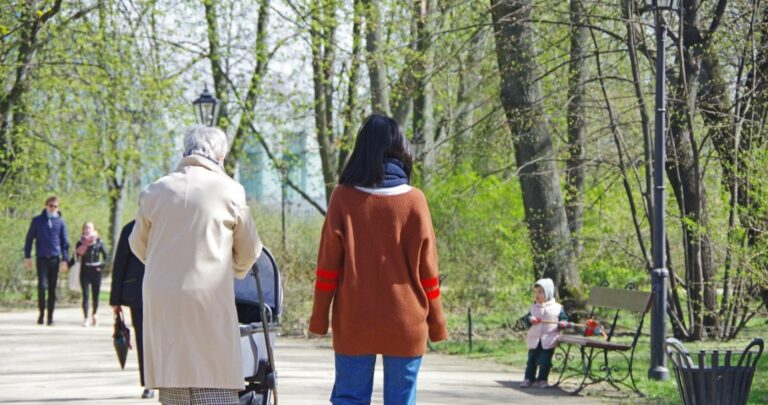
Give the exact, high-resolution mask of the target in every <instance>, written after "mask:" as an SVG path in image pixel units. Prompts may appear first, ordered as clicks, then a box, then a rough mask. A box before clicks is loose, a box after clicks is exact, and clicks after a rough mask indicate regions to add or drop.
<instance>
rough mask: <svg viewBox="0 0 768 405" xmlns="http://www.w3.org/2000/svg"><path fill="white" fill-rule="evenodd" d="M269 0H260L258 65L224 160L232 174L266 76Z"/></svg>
mask: <svg viewBox="0 0 768 405" xmlns="http://www.w3.org/2000/svg"><path fill="white" fill-rule="evenodd" d="M268 12H269V0H260V1H259V18H258V21H257V23H256V44H255V45H254V51H255V55H256V66H255V67H254V69H253V74H252V75H251V82H250V85H249V86H248V92H247V93H246V96H245V100H243V112H242V114H240V122H239V123H238V125H237V130H236V131H235V135H234V137H233V138H232V142H231V146H230V148H229V155H227V159H226V160H225V161H224V170H225V171H226V172H227V174H229V175H230V176H234V175H235V170H236V169H237V164H238V162H239V161H240V159H241V158H242V155H243V147H244V145H245V137H246V134H247V133H249V131H250V126H251V123H252V122H253V118H254V116H253V110H254V108H256V103H257V101H258V98H259V94H260V93H261V82H262V78H263V77H264V70H265V69H266V66H267V62H268V61H267V58H268V55H267V23H268V17H269V14H268Z"/></svg>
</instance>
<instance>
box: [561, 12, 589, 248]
mask: <svg viewBox="0 0 768 405" xmlns="http://www.w3.org/2000/svg"><path fill="white" fill-rule="evenodd" d="M569 7H570V9H569V12H570V18H571V26H570V36H571V47H570V61H569V63H568V113H567V117H566V118H567V120H568V161H567V164H566V175H565V184H566V189H565V214H566V216H567V218H568V229H569V230H570V232H571V241H572V244H573V248H574V251H575V253H576V254H577V255H578V254H579V253H580V252H581V250H582V245H581V243H580V235H579V234H580V232H581V227H582V225H583V221H584V219H583V216H584V195H583V194H584V178H585V176H586V159H585V152H584V141H585V138H586V131H587V123H586V116H585V106H584V104H585V102H586V101H585V97H586V88H585V86H586V81H587V80H586V79H587V66H586V57H587V41H588V39H589V38H588V28H587V24H586V22H587V18H586V11H585V9H584V2H583V1H582V0H571V1H570V3H569Z"/></svg>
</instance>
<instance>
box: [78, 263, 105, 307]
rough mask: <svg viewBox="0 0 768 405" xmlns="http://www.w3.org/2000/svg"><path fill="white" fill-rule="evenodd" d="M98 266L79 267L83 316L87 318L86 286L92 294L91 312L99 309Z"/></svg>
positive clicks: (99, 278)
mask: <svg viewBox="0 0 768 405" xmlns="http://www.w3.org/2000/svg"><path fill="white" fill-rule="evenodd" d="M99 269H100V267H90V266H83V267H81V268H80V289H82V290H83V316H84V317H85V318H88V288H89V287H90V289H91V294H92V295H93V312H91V313H92V314H95V313H96V310H97V309H99V291H100V290H101V272H100V271H99Z"/></svg>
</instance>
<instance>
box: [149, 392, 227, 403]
mask: <svg viewBox="0 0 768 405" xmlns="http://www.w3.org/2000/svg"><path fill="white" fill-rule="evenodd" d="M237 392H238V391H237V390H232V389H225V388H160V398H159V399H160V403H161V404H163V405H238V403H239V401H238V398H237Z"/></svg>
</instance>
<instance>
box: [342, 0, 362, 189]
mask: <svg viewBox="0 0 768 405" xmlns="http://www.w3.org/2000/svg"><path fill="white" fill-rule="evenodd" d="M362 3H363V2H362V0H354V2H353V7H354V17H353V21H352V55H351V56H350V60H349V78H348V80H347V104H346V106H345V107H344V128H343V129H342V134H341V142H340V147H339V158H338V160H337V167H336V176H341V172H342V171H343V170H344V166H345V165H346V164H347V159H349V155H350V154H351V153H352V148H353V147H354V143H355V134H354V131H355V128H357V125H359V124H358V123H357V112H358V111H357V110H358V105H357V103H358V101H357V81H358V76H359V75H360V51H361V49H362V38H361V36H362V35H361V32H362V19H363V7H362V6H363V4H362Z"/></svg>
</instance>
